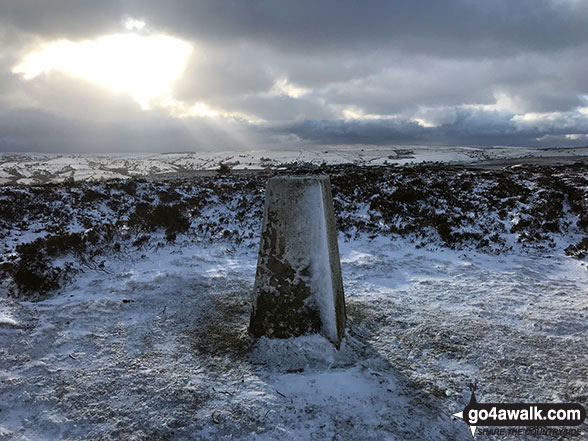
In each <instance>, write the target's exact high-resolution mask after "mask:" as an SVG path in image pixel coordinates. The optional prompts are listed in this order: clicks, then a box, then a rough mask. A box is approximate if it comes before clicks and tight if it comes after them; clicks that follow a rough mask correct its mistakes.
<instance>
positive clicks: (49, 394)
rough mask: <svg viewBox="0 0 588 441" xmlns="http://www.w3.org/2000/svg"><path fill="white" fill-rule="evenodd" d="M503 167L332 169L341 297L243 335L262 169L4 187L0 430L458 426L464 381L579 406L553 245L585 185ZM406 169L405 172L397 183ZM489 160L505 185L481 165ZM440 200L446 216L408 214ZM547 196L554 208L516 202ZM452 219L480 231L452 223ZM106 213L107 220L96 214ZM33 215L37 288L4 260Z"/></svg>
mask: <svg viewBox="0 0 588 441" xmlns="http://www.w3.org/2000/svg"><path fill="white" fill-rule="evenodd" d="M518 170H519V169H513V170H512V171H509V172H505V173H506V174H489V175H484V178H483V179H482V178H480V172H477V171H471V172H466V171H463V170H452V169H449V170H447V169H427V170H425V169H418V168H417V169H409V170H404V171H403V170H397V169H391V170H387V171H386V170H384V171H383V173H384V174H383V175H382V176H383V177H380V178H378V177H377V176H376V175H369V176H371V178H370V179H371V180H372V183H375V184H374V185H376V187H377V188H378V189H379V194H378V192H376V191H375V190H374V189H373V188H372V187H370V186H369V185H367V184H365V185H364V184H357V183H358V182H366V183H367V182H368V180H367V179H365V176H363V175H361V173H364V172H362V171H357V170H356V171H353V170H352V169H345V170H343V172H341V171H339V172H340V173H342V174H341V175H340V176H339V177H337V175H336V173H337V170H336V169H333V170H331V171H332V177H333V183H334V190H335V195H336V196H335V198H336V210H337V213H338V217H339V222H340V228H341V234H340V237H339V246H340V251H341V260H342V270H343V278H344V284H345V294H346V300H347V309H348V333H347V336H346V338H345V340H344V343H343V346H342V349H341V350H340V351H339V352H337V351H336V350H335V349H334V348H333V347H332V345H331V344H330V343H329V342H328V341H326V340H324V339H323V338H321V337H318V336H308V337H301V338H296V339H289V340H267V339H260V340H258V341H255V340H251V339H250V338H249V337H248V336H247V332H246V327H247V323H248V318H249V311H250V293H251V291H252V286H253V278H254V274H255V264H256V258H257V240H258V239H257V237H258V236H257V234H258V229H259V222H260V220H261V219H260V217H259V214H260V212H259V210H260V207H261V204H262V201H263V192H262V189H263V185H264V178H259V179H257V180H255V179H254V178H235V180H234V181H233V180H232V178H215V179H212V178H211V179H204V178H203V180H201V181H199V182H197V183H190V184H189V185H188V183H186V182H184V181H180V182H175V183H172V184H170V183H166V182H161V183H153V182H139V183H138V184H137V186H136V187H130V188H129V186H128V185H127V184H124V183H114V184H112V185H110V184H96V185H92V186H87V185H84V186H75V185H74V186H69V187H67V186H54V187H46V188H45V187H39V188H33V187H31V188H26V187H15V188H9V187H6V188H4V189H3V196H2V198H3V199H2V200H4V201H9V202H10V203H11V204H12V205H11V206H12V207H14V211H16V214H15V217H14V218H11V217H10V216H9V215H8V213H7V212H6V211H4V213H5V215H6V216H5V217H4V218H3V219H4V220H3V231H2V238H1V239H2V244H1V245H2V256H3V259H4V264H5V266H6V268H8V270H6V271H7V272H6V274H5V276H4V279H3V283H2V285H0V289H2V290H3V292H2V293H0V439H7V440H52V439H72V440H88V439H95V440H98V439H101V440H102V439H136V440H184V439H185V440H189V439H247V440H258V439H259V440H270V439H272V440H273V439H283V440H298V439H319V440H320V439H325V440H332V439H335V440H337V439H350V440H363V439H368V440H369V439H374V440H376V439H390V440H422V439H427V440H429V439H431V440H458V439H471V435H470V434H469V431H468V430H467V426H465V424H463V422H461V421H455V420H453V418H452V417H451V414H452V413H454V412H457V411H459V410H462V409H463V407H464V406H465V404H466V403H467V401H468V400H469V390H468V388H467V384H468V383H469V382H471V381H477V383H478V388H479V389H478V392H477V397H478V400H479V401H488V402H490V401H498V402H520V401H523V402H542V401H544V402H559V401H563V402H580V403H582V404H584V406H586V405H587V397H588V380H587V379H588V339H587V338H586V337H587V335H588V322H587V320H586V314H587V311H588V271H587V264H586V259H585V257H584V258H572V257H570V256H567V255H566V253H565V251H564V250H565V249H566V248H567V247H568V245H569V244H570V243H576V242H577V241H578V240H579V239H580V238H581V237H583V234H584V233H583V232H582V231H583V230H582V227H581V226H580V224H582V225H584V224H583V223H582V217H581V216H582V210H583V209H582V208H580V209H578V210H580V211H578V210H576V209H574V208H573V207H576V206H577V204H580V205H581V204H583V203H586V198H585V194H586V190H587V189H586V186H585V185H584V184H582V182H585V177H586V174H585V169H582V168H580V169H577V168H576V169H561V170H555V171H554V170H552V169H548V170H543V169H530V170H526V171H523V170H522V169H521V171H518ZM356 172H357V173H359V174H358V175H354V173H356ZM370 173H372V172H370ZM386 173H391V174H386ZM558 173H559V174H558ZM415 175H418V176H421V177H423V179H422V182H421V183H420V184H419V183H417V182H415V178H414V176H415ZM362 176H363V177H362ZM551 176H561V178H555V177H554V178H553V179H554V181H553V182H552V181H549V182H547V181H545V180H544V179H545V177H551ZM437 177H439V179H440V180H442V181H443V182H448V183H449V186H450V189H449V190H447V191H446V190H443V189H441V190H439V189H437V186H438V185H439V182H440V181H436V180H435V179H436V178H437ZM378 179H381V180H378ZM407 179H408V180H410V181H409V182H410V183H411V184H410V185H411V186H412V187H411V188H412V189H413V192H412V193H409V194H405V193H398V192H397V191H398V189H399V188H403V186H404V187H406V186H408V184H407V183H406V180H407ZM504 179H508V182H509V183H510V184H509V185H508V186H507V187H508V188H510V190H509V191H510V193H509V194H510V195H511V196H509V197H503V196H504V195H503V194H502V193H501V192H503V188H502V187H503V186H500V185H496V186H495V184H496V182H502V181H501V180H504ZM550 179H551V178H550ZM557 179H561V180H557ZM467 182H473V183H474V187H473V188H470V187H468V186H464V183H467ZM554 182H555V184H554ZM346 183H348V186H347V187H346ZM514 183H516V184H520V185H523V184H524V185H525V186H527V187H529V188H532V189H533V191H532V192H531V193H528V192H526V191H525V190H524V189H522V187H521V189H519V190H516V191H515V190H514V187H515V185H514ZM538 183H543V184H541V185H543V187H542V188H537V187H536V186H535V187H534V185H537V184H538ZM565 183H568V184H566V185H569V186H570V187H569V188H568V187H565V188H564V187H562V185H564V184H565ZM458 184H459V185H462V186H464V188H463V189H461V190H459V189H458V187H457V186H458ZM552 184H553V187H552ZM420 185H422V186H424V187H423V188H426V189H428V191H429V194H430V195H431V197H432V198H433V199H431V198H429V197H428V196H427V194H424V193H422V192H421V187H419V186H420ZM454 185H455V187H454ZM459 188H461V187H459ZM557 188H560V189H561V192H562V194H564V193H565V196H561V197H562V200H561V201H562V202H561V205H558V204H556V203H555V202H554V201H556V197H555V196H554V195H555V193H556V192H557V191H559V190H555V189H557ZM570 188H576V189H577V190H578V191H577V192H575V191H573V190H570ZM229 189H231V191H232V194H229V193H228V190H229ZM489 189H494V190H492V191H491V190H489ZM361 191H366V192H369V193H370V194H372V195H373V196H374V197H373V200H374V201H375V203H374V204H368V205H366V204H365V203H361V199H362V198H363V197H364V196H363V195H361ZM437 191H441V192H445V193H436V192H437ZM460 191H461V192H463V194H462V193H459V192H460ZM517 191H519V192H520V195H522V196H520V198H519V196H516V197H515V194H517V195H518V194H519V193H517ZM92 192H94V193H92ZM493 192H494V193H493ZM552 192H553V194H551V193H552ZM176 193H177V194H178V195H180V196H175V194H176ZM451 193H458V196H459V197H458V198H456V200H454V201H452V200H451V199H450V198H449V196H448V195H449V194H451ZM466 193H467V194H471V195H473V196H472V198H474V199H472V200H475V201H478V202H479V205H475V204H474V205H470V202H471V201H470V200H469V199H468V200H467V199H466V198H465V194H466ZM98 194H103V195H106V196H108V197H106V196H105V197H101V196H98ZM441 194H444V195H445V196H443V197H441V196H440V195H441ZM116 195H118V196H117V198H116V199H115V196H116ZM172 195H174V196H172ZM354 195H355V196H357V195H361V198H360V197H358V198H355V199H354V198H353V196H354ZM387 195H396V197H403V198H404V201H405V202H403V203H402V204H401V205H392V206H388V205H386V197H387ZM492 195H494V196H492ZM496 195H499V196H501V197H498V196H496ZM537 195H539V196H537ZM578 195H583V196H581V197H580V196H578ZM378 197H379V199H378ZM494 197H498V199H496V200H495V199H493V198H494ZM149 198H152V203H153V204H156V203H158V202H159V203H163V201H170V200H171V201H173V202H167V203H169V204H176V206H178V207H180V208H181V209H182V210H185V212H186V213H188V214H189V215H190V227H189V228H188V229H187V230H185V231H181V232H178V234H177V237H173V238H170V233H169V231H167V232H166V231H164V228H167V229H168V230H169V229H170V225H168V226H167V227H165V226H163V227H158V228H154V229H153V230H149V228H148V227H149V226H148V225H137V224H135V223H134V222H136V220H134V219H135V218H134V217H133V212H132V211H133V207H135V206H139V205H140V202H139V201H145V200H148V199H149ZM178 198H179V199H178ZM415 198H416V199H415ZM444 198H446V199H444ZM111 200H112V201H115V203H114V204H110V205H109V201H111ZM441 200H443V201H444V202H443V204H442V207H433V208H434V210H435V211H436V212H442V211H443V212H444V213H445V215H446V216H447V221H446V224H447V225H449V226H450V227H447V226H446V224H443V223H441V224H438V223H437V224H432V225H433V226H431V225H428V224H422V225H421V224H420V223H419V222H421V223H422V222H424V221H423V218H427V217H430V216H431V214H430V213H429V212H427V211H426V210H425V208H426V207H427V206H428V205H431V204H433V203H434V201H441ZM557 200H559V199H557ZM488 201H495V202H494V203H495V205H496V206H495V207H494V206H489V205H488V204H489V202H488ZM501 201H502V202H501ZM523 201H524V202H523ZM546 201H547V202H549V204H548V205H546ZM578 201H579V202H578ZM466 202H467V203H466ZM431 206H432V205H431ZM553 206H556V207H559V208H558V209H559V210H560V211H561V213H560V215H557V216H556V215H554V214H553V213H551V214H550V216H551V218H549V219H547V216H545V219H543V220H542V221H541V222H540V223H538V224H534V223H533V222H531V220H529V219H530V217H529V218H527V217H526V216H527V215H529V216H531V214H530V213H535V211H534V210H536V209H543V210H545V212H546V213H547V212H548V211H549V210H550V209H552V208H553ZM581 206H583V205H581ZM3 207H4V209H5V207H6V205H4V206H3ZM18 207H20V209H22V210H26V213H28V215H27V216H21V215H20V214H19V213H18V209H19V208H18ZM92 207H93V208H92ZM537 207H539V208H537ZM550 207H551V208H550ZM127 209H128V213H130V214H127V211H125V210H127ZM142 210H143V209H142ZM419 210H421V211H423V210H425V211H423V218H421V217H419V215H417V214H416V213H417V212H418V211H419ZM501 210H506V211H507V213H506V215H505V216H506V217H505V218H504V219H502V218H501V217H500V216H499V215H498V214H497V213H498V212H499V211H501ZM136 212H137V211H135V213H136ZM142 213H147V217H149V216H151V215H152V214H153V213H151V212H149V211H147V212H144V211H142ZM150 213H151V214H150ZM456 213H457V214H459V219H461V221H460V222H461V223H459V224H458V223H457V221H456V220H454V219H453V217H452V216H453V215H454V214H455V215H457V214H456ZM578 213H579V214H578ZM392 214H393V215H394V216H393V217H390V216H392ZM479 216H482V217H479ZM578 216H580V217H578ZM462 218H463V219H462ZM150 219H151V218H150ZM153 219H154V220H153V222H155V221H156V220H157V219H156V218H155V217H153ZM468 219H473V220H471V222H472V225H475V226H478V227H479V229H480V230H482V229H487V230H488V231H487V232H486V233H484V235H482V236H480V237H478V236H475V235H472V234H471V231H469V233H468V228H469V226H470V223H469V222H470V221H469V220H468ZM521 219H527V221H528V222H525V223H524V226H521V223H520V220H521ZM547 220H548V221H549V222H547ZM115 221H116V223H115ZM108 222H111V223H112V224H113V225H115V227H116V230H115V232H114V233H113V232H112V230H111V229H106V230H104V231H105V232H104V231H103V230H101V229H100V228H103V227H100V226H101V225H106V223H108ZM517 222H519V226H518V227H516V228H511V226H516V225H517ZM409 223H412V224H413V225H416V227H418V228H417V230H416V231H417V232H416V233H415V230H412V229H410V228H409V225H408V224H409ZM554 223H556V224H557V231H556V228H555V226H554ZM64 225H66V227H67V228H66V229H67V231H69V232H74V233H75V232H80V233H79V234H80V235H81V236H79V237H82V238H87V239H88V240H89V241H90V242H91V244H93V245H92V246H90V245H88V246H87V247H85V248H82V247H81V246H80V245H79V244H78V242H75V241H72V240H71V238H72V237H78V236H68V235H67V234H65V233H63V228H64V227H63V226H64ZM178 225H181V224H178ZM155 226H156V227H157V225H155ZM173 226H174V228H175V227H176V226H177V225H176V224H173ZM115 227H112V228H115ZM503 227H504V228H503ZM507 227H508V228H507ZM109 228H110V227H109ZM178 228H180V227H178ZM447 228H450V233H447V231H446V229H447ZM90 231H98V232H100V234H101V235H99V236H98V238H97V239H95V241H94V239H92V237H93V236H89V234H90V233H89V232H90ZM421 231H422V232H423V234H420V232H421ZM425 232H426V234H425ZM107 233H108V234H107ZM495 233H496V234H498V236H499V237H498V238H497V239H496V241H495V242H492V243H494V244H495V245H485V243H486V242H485V241H486V240H487V239H486V238H487V237H492V236H493V235H494V234H495ZM52 235H53V236H52ZM40 237H45V238H46V239H45V242H43V241H41V242H35V244H36V246H37V247H38V251H39V253H46V255H44V256H45V258H47V259H50V263H51V264H52V265H56V266H59V265H61V266H64V265H65V263H66V262H69V263H70V266H69V267H67V268H69V269H68V270H67V271H66V273H67V274H65V275H64V276H63V277H61V278H59V279H56V280H57V281H58V283H57V282H56V283H57V285H56V287H53V288H51V289H50V290H49V292H48V294H44V295H41V296H39V295H36V294H35V293H33V292H24V291H23V293H22V295H18V293H19V288H18V284H16V285H15V283H16V282H13V281H11V279H10V277H9V276H8V274H14V277H15V280H18V278H17V277H16V274H17V273H14V272H13V273H11V271H14V269H11V268H13V267H12V266H10V265H13V264H12V263H10V262H16V263H15V264H14V265H16V266H15V268H19V266H18V262H19V260H18V259H20V260H25V259H28V258H30V256H29V255H28V254H27V252H30V249H29V248H24V249H23V248H18V244H26V243H31V242H32V241H33V240H34V239H36V238H40ZM51 237H54V238H56V239H54V240H53V242H50V241H49V238H51ZM517 238H518V239H521V238H522V239H523V241H522V242H519V241H518V240H517ZM58 239H59V240H61V241H64V240H65V239H67V241H66V242H59V241H57V240H58ZM92 241H94V242H92ZM72 244H73V245H72ZM95 244H98V245H100V247H101V249H100V250H96V249H95V248H93V247H94V246H97V245H95ZM476 244H477V245H476ZM115 245H118V246H115ZM43 247H45V248H43ZM60 247H61V248H60ZM496 247H499V248H496ZM56 248H58V249H59V250H60V251H59V252H57V251H55V249H56ZM82 250H83V252H82ZM98 251H99V252H98ZM88 253H90V254H91V255H92V257H91V258H88V255H89V254H88ZM92 253H93V254H92ZM568 254H569V253H568ZM27 256H29V257H27ZM34 262H36V264H39V265H40V264H41V263H46V262H45V260H39V261H37V260H35V261H34ZM35 268H36V267H35ZM35 268H33V269H35ZM22 283H24V282H22ZM30 286H31V285H27V284H21V285H20V287H21V288H22V289H23V290H24V289H25V288H26V287H29V288H30ZM42 286H44V285H42ZM15 296H16V297H15ZM28 299H37V300H38V299H41V300H40V301H34V302H33V301H30V300H28ZM583 430H584V435H586V433H588V432H587V430H588V429H587V428H586V426H584V427H583ZM479 438H481V439H483V438H485V439H489V437H487V436H479ZM500 439H505V438H500ZM516 439H523V438H522V437H517V438H516ZM529 439H540V438H538V437H531V438H529ZM547 439H549V438H547Z"/></svg>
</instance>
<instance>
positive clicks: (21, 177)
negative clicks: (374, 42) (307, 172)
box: [0, 146, 588, 185]
mask: <svg viewBox="0 0 588 441" xmlns="http://www.w3.org/2000/svg"><path fill="white" fill-rule="evenodd" d="M587 157H588V147H574V148H531V147H444V146H393V147H373V146H372V147H370V146H361V147H356V146H353V147H329V148H323V149H318V148H306V149H299V150H285V149H280V150H273V151H272V150H269V151H268V150H252V151H242V152H220V153H218V152H215V153H212V152H197V153H164V154H137V155H131V154H119V155H113V154H110V155H89V154H75V155H59V154H41V153H0V184H25V185H28V184H44V183H49V182H65V181H67V180H72V179H73V180H75V181H90V180H103V179H117V178H126V177H139V176H153V175H157V174H165V173H186V172H194V171H202V170H215V169H218V168H219V166H220V164H227V165H228V166H230V167H232V168H233V169H235V170H244V169H249V170H255V169H264V168H271V167H274V168H276V167H280V166H284V165H291V164H295V163H299V164H300V163H311V164H323V163H326V164H356V165H383V164H398V165H404V164H411V163H422V162H443V163H446V164H482V163H492V162H493V161H499V162H502V161H515V162H514V163H516V161H522V162H528V161H532V160H541V159H545V160H549V159H552V160H558V161H567V162H570V161H572V162H573V161H574V160H577V159H582V160H586V158H587Z"/></svg>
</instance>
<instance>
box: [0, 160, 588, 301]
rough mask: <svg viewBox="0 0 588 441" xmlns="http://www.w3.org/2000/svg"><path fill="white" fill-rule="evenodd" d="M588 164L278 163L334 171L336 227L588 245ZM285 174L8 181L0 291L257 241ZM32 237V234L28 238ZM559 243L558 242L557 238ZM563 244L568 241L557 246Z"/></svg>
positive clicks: (1, 223)
mask: <svg viewBox="0 0 588 441" xmlns="http://www.w3.org/2000/svg"><path fill="white" fill-rule="evenodd" d="M587 171H588V167H587V166H584V165H581V166H566V167H563V166H560V167H545V166H525V167H517V168H507V169H503V170H474V169H467V168H460V167H450V166H444V165H419V166H412V167H394V166H385V167H358V166H353V165H342V166H312V165H304V164H299V165H298V166H296V167H290V168H289V169H287V170H285V171H283V170H282V171H280V172H279V173H292V174H313V173H323V174H328V175H330V176H331V182H332V187H333V197H334V203H335V211H336V215H337V221H338V228H339V230H340V231H341V232H342V233H343V234H344V235H345V237H346V238H348V239H350V238H353V237H358V236H359V235H365V236H367V237H370V238H374V237H376V236H377V235H382V234H386V235H389V236H391V237H392V238H394V237H406V238H409V239H410V240H412V241H414V242H415V243H416V245H417V246H418V247H428V246H445V247H450V248H459V249H478V250H480V251H482V252H489V253H501V252H508V251H509V250H510V249H511V248H512V247H513V246H520V247H522V248H525V249H534V250H543V251H547V252H554V251H551V250H554V249H556V248H557V246H558V243H559V244H561V242H565V243H566V245H565V247H564V248H565V252H566V254H568V255H569V256H572V257H575V258H580V259H583V258H586V256H587V255H588V173H587ZM276 173H278V172H277V171H275V170H272V169H271V168H268V169H266V170H265V171H263V172H258V173H249V174H237V173H230V170H219V173H217V175H216V176H196V177H191V178H178V179H171V178H168V179H165V180H163V179H162V180H144V179H138V180H118V181H108V182H104V183H73V182H68V183H65V184H59V185H56V184H47V185H42V186H31V187H26V186H4V187H0V247H1V248H0V251H1V255H2V263H0V289H6V290H7V291H8V292H9V293H11V294H12V295H24V296H28V297H29V298H35V297H39V296H42V295H44V294H46V293H48V292H51V291H54V290H57V289H59V288H60V287H61V286H63V283H64V282H66V281H67V280H68V278H69V277H71V276H72V275H75V273H76V272H77V271H83V270H84V269H85V268H87V267H89V268H93V269H97V270H100V269H101V268H103V267H104V265H103V263H102V262H104V260H106V259H109V258H115V257H116V256H121V257H124V255H125V253H132V252H136V251H137V250H140V249H145V248H148V247H158V246H164V245H166V243H170V242H174V241H177V240H178V237H179V235H183V236H182V237H183V238H185V239H187V240H195V241H226V242H228V243H233V244H235V245H238V246H252V247H255V246H257V242H256V237H257V234H258V231H259V227H260V224H261V218H262V214H263V201H264V191H265V184H266V181H267V179H268V178H269V177H270V176H272V175H273V174H276ZM28 238H30V239H28ZM558 241H559V242H558ZM560 246H561V245H560Z"/></svg>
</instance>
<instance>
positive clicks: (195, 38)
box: [0, 0, 588, 151]
mask: <svg viewBox="0 0 588 441" xmlns="http://www.w3.org/2000/svg"><path fill="white" fill-rule="evenodd" d="M125 33H127V34H135V37H129V38H147V39H148V38H153V37H154V36H156V35H160V36H163V37H165V38H169V39H175V40H174V41H176V40H177V41H180V40H181V41H184V42H186V44H189V45H190V47H191V48H192V52H191V53H190V55H189V56H188V58H187V59H186V64H185V68H184V69H183V71H182V72H181V73H178V74H177V78H176V79H175V80H174V81H173V82H172V83H169V89H168V88H167V86H166V87H165V89H166V90H165V95H166V97H165V99H163V98H162V99H159V100H157V101H153V102H151V100H149V101H150V105H145V102H144V101H145V100H141V98H140V97H138V96H137V93H133V87H131V86H133V85H137V84H140V83H141V81H142V80H143V79H144V78H145V77H147V76H148V75H149V74H150V73H152V72H153V71H154V68H153V63H151V64H149V65H148V66H147V67H143V68H137V69H134V68H132V67H133V66H134V67H137V66H138V65H137V64H136V63H135V64H133V63H131V67H128V66H127V67H126V68H125V67H124V64H125V63H124V62H120V63H118V64H117V63H115V64H116V66H106V64H109V63H110V61H108V60H109V58H108V57H106V58H104V60H103V61H101V63H103V64H105V66H104V68H105V69H106V70H109V69H110V70H112V69H114V70H112V71H113V72H116V68H118V69H119V70H120V69H122V70H124V73H125V75H126V74H129V75H127V76H126V78H127V81H126V82H125V83H124V84H123V86H124V87H123V86H121V87H120V88H118V89H117V88H112V87H110V88H109V87H105V86H104V84H101V83H100V81H97V80H96V79H95V78H94V81H92V75H81V76H77V77H76V76H75V75H72V74H71V70H70V72H69V73H68V72H67V71H68V70H67V69H61V70H59V69H53V70H49V71H47V72H46V73H43V74H40V75H38V76H36V77H35V78H32V79H29V80H25V79H24V77H23V76H22V75H15V74H13V73H12V72H11V71H12V70H13V69H14V68H15V66H18V65H19V64H21V63H22V62H23V61H24V60H25V59H26V56H27V54H30V53H32V52H35V51H39V49H40V48H41V47H42V46H43V45H47V44H49V45H50V44H55V42H56V41H59V40H63V39H65V40H68V41H70V42H71V43H72V44H82V43H81V42H83V41H100V39H104V38H108V37H105V36H109V35H110V36H112V35H120V34H125ZM0 44H2V45H3V53H2V55H0V105H1V109H2V111H1V114H0V117H1V118H2V119H1V120H0V126H1V129H2V132H1V135H0V149H2V150H11V149H12V150H21V151H22V150H43V151H51V150H56V151H170V150H199V149H200V150H211V149H225V150H227V149H240V148H264V147H268V146H276V147H279V146H297V145H300V144H304V143H308V144H331V143H337V144H356V143H363V144H369V143H374V144H391V143H411V144H414V143H432V144H469V145H497V144H501V145H547V144H548V143H554V144H556V145H577V144H579V143H586V137H585V134H586V133H588V127H587V120H588V113H587V112H586V111H585V109H586V108H587V105H588V101H587V100H586V97H587V96H588V76H586V75H585V72H586V70H587V68H588V61H587V60H586V57H585V54H586V53H588V3H586V2H581V1H572V0H519V1H516V2H513V1H509V0H495V1H493V2H479V1H476V0H448V1H445V2H439V1H435V0H423V1H419V2H415V1H408V0H403V1H398V2H389V1H384V0H372V1H370V2H369V3H365V2H364V3H362V2H357V1H353V0H324V1H320V2H317V1H314V0H300V1H297V2H290V1H286V0H275V1H272V2H242V1H239V0H226V1H223V2H222V4H221V3H219V2H218V1H213V0H199V1H192V0H175V1H170V2H156V1H154V0H141V1H138V0H117V1H110V0H107V1H104V2H83V3H80V2H77V1H73V0H67V1H66V0H56V1H53V2H29V1H22V0H6V1H5V2H4V3H3V13H2V15H1V16H0ZM85 44H86V45H87V44H88V43H85ZM80 47H83V44H82V46H80ZM148 52H149V51H148ZM86 55H88V54H86ZM123 61H124V60H123ZM126 61H129V60H128V59H127V60H126ZM153 61H154V63H155V66H157V63H164V61H163V58H162V57H158V56H156V55H155V52H153ZM149 66H151V67H149ZM131 73H132V75H131ZM142 73H144V74H142ZM125 75H122V74H121V78H123V77H125ZM135 78H136V79H137V81H134V79H135ZM162 90H163V89H162ZM162 94H163V93H162ZM162 94H160V95H162ZM142 101H143V102H142ZM142 107H143V109H142Z"/></svg>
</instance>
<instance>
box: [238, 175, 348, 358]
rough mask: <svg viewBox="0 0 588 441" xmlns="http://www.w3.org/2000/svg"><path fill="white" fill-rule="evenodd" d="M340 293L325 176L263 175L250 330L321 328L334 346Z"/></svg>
mask: <svg viewBox="0 0 588 441" xmlns="http://www.w3.org/2000/svg"><path fill="white" fill-rule="evenodd" d="M345 321H346V316H345V298H344V294H343V280H342V277H341V262H340V259H339V248H338V245H337V229H336V225H335V215H334V213H333V197H332V195H331V183H330V180H329V177H328V176H278V177H274V178H271V179H270V180H269V181H268V185H267V190H266V200H265V211H264V216H263V225H262V231H261V240H260V245H259V257H258V261H257V272H256V276H255V285H254V302H253V310H252V312H251V321H250V324H249V332H250V334H251V335H253V336H255V337H261V336H267V337H270V338H289V337H296V336H300V335H305V334H314V333H320V334H322V335H323V336H325V337H326V338H327V339H329V340H330V341H331V342H333V343H334V344H335V346H336V347H337V348H338V347H339V345H340V343H341V339H342V338H343V334H344V331H345Z"/></svg>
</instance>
